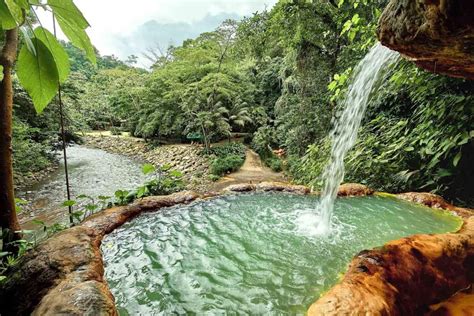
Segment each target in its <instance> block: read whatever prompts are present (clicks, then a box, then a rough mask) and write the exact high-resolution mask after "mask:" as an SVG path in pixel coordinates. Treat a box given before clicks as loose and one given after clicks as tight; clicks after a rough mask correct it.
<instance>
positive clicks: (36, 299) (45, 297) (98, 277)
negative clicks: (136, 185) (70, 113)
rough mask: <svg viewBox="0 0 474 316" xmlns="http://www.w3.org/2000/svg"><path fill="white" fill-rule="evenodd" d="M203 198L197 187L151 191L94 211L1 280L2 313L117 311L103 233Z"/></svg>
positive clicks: (22, 261)
mask: <svg viewBox="0 0 474 316" xmlns="http://www.w3.org/2000/svg"><path fill="white" fill-rule="evenodd" d="M197 198H199V195H198V194H196V193H194V192H189V191H186V192H180V193H175V194H171V195H168V196H157V197H148V198H144V199H141V200H138V201H136V202H135V203H133V204H131V205H129V206H123V207H115V208H111V209H108V210H105V211H103V212H100V213H97V214H95V215H93V216H91V217H89V218H88V219H87V220H86V221H85V222H84V223H82V224H81V225H80V226H76V227H73V228H70V229H67V230H65V231H63V232H61V233H59V234H56V235H55V236H53V237H51V238H49V239H47V240H46V241H44V242H43V243H41V244H40V245H38V247H36V248H34V249H33V250H31V251H29V252H28V253H27V254H26V255H25V256H23V257H22V258H21V259H20V262H19V263H18V264H17V265H15V266H13V267H12V268H11V270H10V271H8V279H7V281H6V282H5V283H3V284H2V285H1V286H0V311H1V315H29V314H33V315H58V314H62V315H117V312H116V310H115V305H114V298H113V296H112V294H111V293H110V290H109V288H108V286H107V283H106V281H105V280H104V267H103V262H102V256H101V253H100V249H99V247H100V243H101V240H102V238H103V236H104V235H105V234H107V233H109V232H111V231H112V230H114V229H115V228H117V227H119V226H120V225H122V224H123V223H125V222H126V221H128V220H130V219H131V218H133V217H135V216H137V215H139V214H140V213H142V212H149V211H156V210H158V209H160V208H162V207H168V206H172V205H176V204H180V203H189V202H191V201H193V200H195V199H197Z"/></svg>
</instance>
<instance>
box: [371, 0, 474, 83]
mask: <svg viewBox="0 0 474 316" xmlns="http://www.w3.org/2000/svg"><path fill="white" fill-rule="evenodd" d="M377 33H378V38H379V40H380V41H381V42H382V44H383V45H385V46H387V47H389V48H391V49H393V50H396V51H399V52H400V53H402V54H403V55H405V56H407V57H409V58H410V59H412V60H413V61H414V62H415V63H416V64H417V65H418V66H420V67H422V68H425V69H427V70H429V71H431V72H435V73H441V74H445V75H448V76H452V77H462V78H468V79H473V80H474V1H472V0H417V1H414V0H391V1H390V3H389V4H388V5H387V7H386V8H385V10H384V12H383V14H382V17H381V18H380V21H379V28H378V32H377Z"/></svg>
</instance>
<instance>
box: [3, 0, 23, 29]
mask: <svg viewBox="0 0 474 316" xmlns="http://www.w3.org/2000/svg"><path fill="white" fill-rule="evenodd" d="M4 1H5V4H6V5H7V7H8V8H9V9H10V13H11V15H12V16H13V18H14V19H15V21H16V23H17V25H21V24H23V22H24V21H25V13H24V10H23V8H21V7H20V6H19V5H18V4H17V2H16V0H4Z"/></svg>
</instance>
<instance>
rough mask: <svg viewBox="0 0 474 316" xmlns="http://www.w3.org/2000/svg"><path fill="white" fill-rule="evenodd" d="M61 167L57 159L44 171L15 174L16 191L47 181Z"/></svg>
mask: <svg viewBox="0 0 474 316" xmlns="http://www.w3.org/2000/svg"><path fill="white" fill-rule="evenodd" d="M59 166H60V164H59V161H58V160H57V159H56V160H53V161H51V164H50V165H49V166H48V167H46V168H44V169H42V170H38V171H31V172H27V173H19V172H14V174H13V183H14V184H15V190H22V189H24V188H27V187H30V186H33V185H35V184H37V183H39V182H41V181H43V180H45V179H47V178H48V177H49V176H50V175H51V174H52V173H53V172H54V171H56V170H57V169H58V168H59Z"/></svg>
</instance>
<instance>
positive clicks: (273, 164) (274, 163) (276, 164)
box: [264, 156, 283, 172]
mask: <svg viewBox="0 0 474 316" xmlns="http://www.w3.org/2000/svg"><path fill="white" fill-rule="evenodd" d="M264 163H265V164H266V165H267V166H268V167H269V168H270V169H272V170H273V171H275V172H280V171H282V170H283V161H282V160H281V159H280V158H278V157H276V156H272V157H270V158H267V159H265V160H264Z"/></svg>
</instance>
